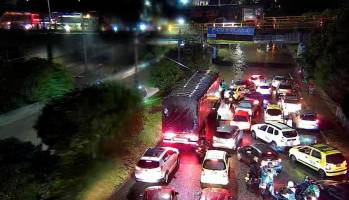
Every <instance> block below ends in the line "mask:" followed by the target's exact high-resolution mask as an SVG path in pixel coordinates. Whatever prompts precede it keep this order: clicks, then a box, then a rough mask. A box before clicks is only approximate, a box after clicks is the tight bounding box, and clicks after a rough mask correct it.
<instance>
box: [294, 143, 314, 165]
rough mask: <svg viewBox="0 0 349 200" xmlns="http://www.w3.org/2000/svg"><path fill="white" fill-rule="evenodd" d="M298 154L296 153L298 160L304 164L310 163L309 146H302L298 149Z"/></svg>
mask: <svg viewBox="0 0 349 200" xmlns="http://www.w3.org/2000/svg"><path fill="white" fill-rule="evenodd" d="M298 152H299V155H298V157H297V158H298V160H299V161H301V162H303V163H304V164H306V165H310V164H309V156H310V153H311V148H310V147H304V148H301V149H299V150H298Z"/></svg>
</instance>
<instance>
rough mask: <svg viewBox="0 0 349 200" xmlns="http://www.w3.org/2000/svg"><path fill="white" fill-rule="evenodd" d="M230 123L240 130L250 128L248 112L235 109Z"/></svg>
mask: <svg viewBox="0 0 349 200" xmlns="http://www.w3.org/2000/svg"><path fill="white" fill-rule="evenodd" d="M230 125H232V126H237V127H239V129H240V130H250V128H251V119H250V116H249V115H248V112H246V111H242V110H239V111H237V112H236V113H235V116H234V118H233V120H232V121H231V122H230Z"/></svg>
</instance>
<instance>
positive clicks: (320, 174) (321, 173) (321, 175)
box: [319, 169, 327, 179]
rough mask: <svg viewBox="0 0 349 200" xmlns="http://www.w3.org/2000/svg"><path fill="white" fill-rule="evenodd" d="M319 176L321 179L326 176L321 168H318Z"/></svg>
mask: <svg viewBox="0 0 349 200" xmlns="http://www.w3.org/2000/svg"><path fill="white" fill-rule="evenodd" d="M319 176H320V177H321V178H322V179H324V178H326V177H327V176H326V173H325V171H324V170H322V169H320V170H319Z"/></svg>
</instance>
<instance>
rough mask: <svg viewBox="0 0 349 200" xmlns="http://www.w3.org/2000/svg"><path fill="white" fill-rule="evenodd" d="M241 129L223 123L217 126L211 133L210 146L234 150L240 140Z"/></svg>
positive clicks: (241, 135)
mask: <svg viewBox="0 0 349 200" xmlns="http://www.w3.org/2000/svg"><path fill="white" fill-rule="evenodd" d="M242 137H243V131H242V130H240V129H239V127H237V126H230V125H223V126H219V127H217V130H216V132H215V134H214V135H213V143H212V146H213V147H216V148H225V149H233V150H236V149H237V148H238V146H239V144H240V142H241V140H242Z"/></svg>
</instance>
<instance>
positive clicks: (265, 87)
mask: <svg viewBox="0 0 349 200" xmlns="http://www.w3.org/2000/svg"><path fill="white" fill-rule="evenodd" d="M259 88H261V89H269V88H270V87H269V86H267V85H262V86H259Z"/></svg>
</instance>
